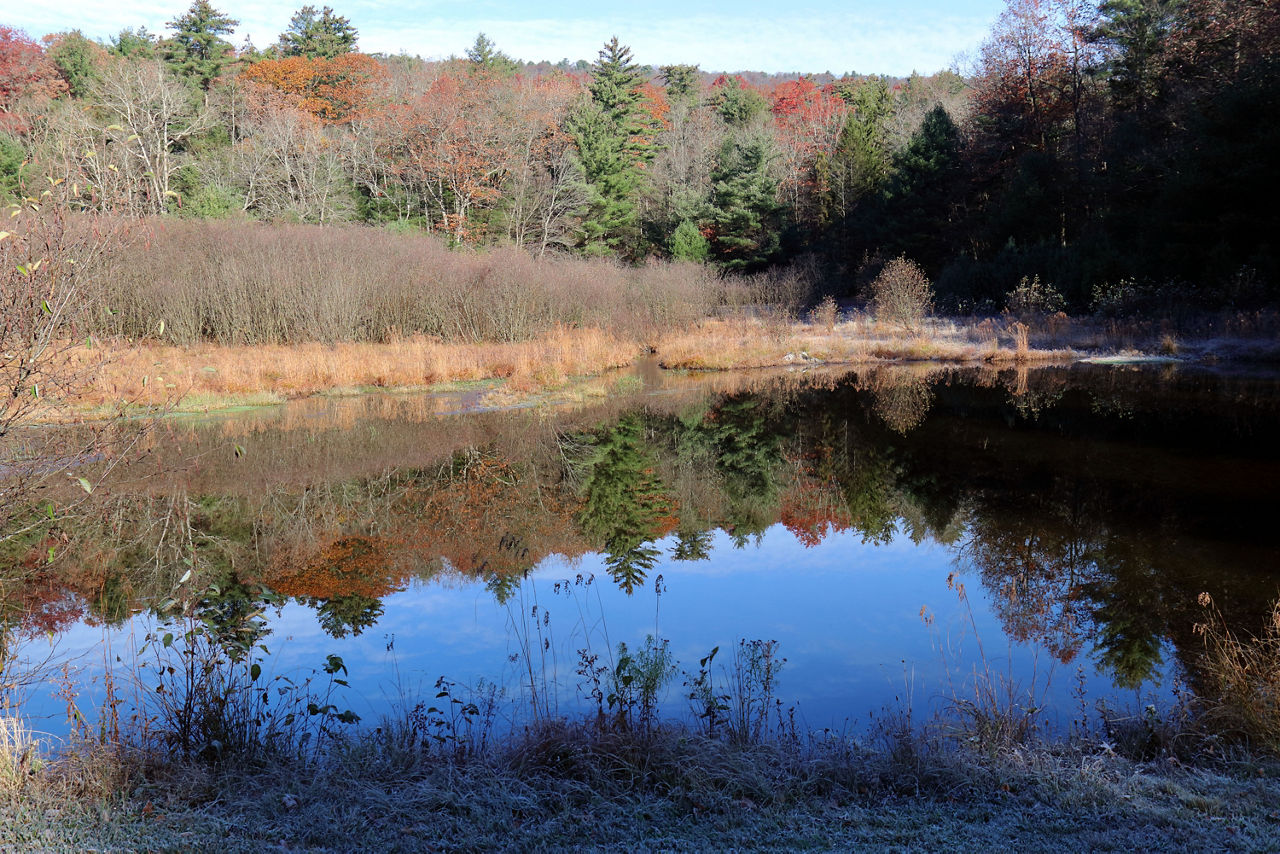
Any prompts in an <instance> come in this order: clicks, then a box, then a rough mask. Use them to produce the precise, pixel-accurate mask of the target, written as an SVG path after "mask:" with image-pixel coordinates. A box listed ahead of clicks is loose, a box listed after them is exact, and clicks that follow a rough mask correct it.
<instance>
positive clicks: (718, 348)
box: [657, 316, 1076, 370]
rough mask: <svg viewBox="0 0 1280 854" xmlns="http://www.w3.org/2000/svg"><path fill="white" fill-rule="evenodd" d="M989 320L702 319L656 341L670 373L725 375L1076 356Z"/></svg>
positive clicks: (1048, 359) (1060, 359)
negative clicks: (910, 326)
mask: <svg viewBox="0 0 1280 854" xmlns="http://www.w3.org/2000/svg"><path fill="white" fill-rule="evenodd" d="M1000 337H1001V336H1000V335H999V334H998V333H997V331H996V330H995V328H994V327H993V326H991V324H990V323H989V322H985V323H983V324H968V325H964V324H958V323H954V322H951V321H945V320H933V321H929V322H926V323H924V324H922V325H921V326H920V327H919V328H918V329H917V330H914V331H907V330H904V329H903V328H902V326H901V325H900V324H897V323H886V322H881V321H876V320H873V319H870V318H868V317H866V316H857V317H854V318H853V319H851V320H847V321H845V322H843V323H839V324H834V325H833V326H832V327H831V329H830V330H828V329H827V328H826V326H825V324H824V323H821V322H817V323H791V324H788V325H785V326H784V327H782V328H778V327H777V324H776V323H768V322H765V321H762V320H759V319H756V318H733V319H721V320H707V321H703V322H701V323H698V324H695V325H694V326H692V327H690V328H688V329H681V330H675V331H672V332H669V333H667V334H666V335H664V336H662V337H661V338H659V339H658V344H657V351H658V358H659V359H661V360H662V364H663V365H664V366H666V367H668V368H683V369H691V370H730V369H735V368H759V367H773V366H779V365H801V364H812V363H815V362H839V363H842V364H864V363H869V362H879V361H930V362H946V363H959V364H968V363H979V362H991V363H1002V362H1061V361H1069V360H1071V359H1073V358H1075V355H1076V354H1075V353H1074V352H1073V351H1071V350H1065V349H1037V348H1033V347H1031V346H1030V345H1029V344H1028V343H1027V340H1026V338H1025V336H1024V337H1022V338H1021V339H1019V338H1018V337H1017V330H1014V329H1011V330H1010V331H1009V332H1008V333H1005V334H1004V336H1003V337H1005V338H1007V339H1008V341H1009V345H1010V346H1003V345H1002V344H1001V341H1000Z"/></svg>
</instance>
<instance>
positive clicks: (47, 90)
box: [0, 26, 67, 133]
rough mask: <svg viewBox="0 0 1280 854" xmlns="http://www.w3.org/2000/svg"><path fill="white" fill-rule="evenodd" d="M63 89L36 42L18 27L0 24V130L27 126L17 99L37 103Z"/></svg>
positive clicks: (56, 74)
mask: <svg viewBox="0 0 1280 854" xmlns="http://www.w3.org/2000/svg"><path fill="white" fill-rule="evenodd" d="M66 91H67V83H66V81H65V80H63V79H62V75H60V74H59V73H58V69H57V67H56V66H55V65H54V64H53V63H52V62H51V61H50V60H49V58H48V57H46V56H45V55H44V51H43V50H41V49H40V45H38V44H37V43H36V42H34V41H32V40H31V39H29V38H27V36H26V34H25V33H23V32H22V31H21V30H15V29H13V28H12V27H5V26H0V131H9V132H13V133H21V132H23V131H25V130H26V129H27V118H28V117H27V116H24V115H22V114H21V113H20V112H19V106H20V104H21V102H24V101H27V102H33V103H37V104H38V103H39V102H40V101H41V100H47V99H49V98H55V97H57V96H58V95H61V94H62V93H64V92H66Z"/></svg>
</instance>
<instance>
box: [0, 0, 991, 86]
mask: <svg viewBox="0 0 1280 854" xmlns="http://www.w3.org/2000/svg"><path fill="white" fill-rule="evenodd" d="M188 2H189V0H188ZM304 2H306V0H258V2H251V0H221V2H220V1H219V0H214V5H215V7H216V8H218V9H221V10H222V11H224V12H227V13H229V14H230V15H232V16H233V17H235V18H238V19H239V20H240V22H241V24H240V27H239V28H238V29H237V31H236V33H235V35H234V36H233V38H232V40H233V41H234V42H235V43H236V44H239V43H241V42H242V41H243V40H244V37H245V36H246V35H248V36H250V37H251V38H252V40H253V42H254V44H256V45H258V46H259V47H265V46H266V45H268V44H270V43H272V42H273V41H275V39H276V37H277V36H278V35H279V33H280V32H281V31H282V30H283V29H284V28H285V27H286V26H287V25H288V23H289V18H290V17H291V16H292V14H293V13H294V11H296V10H297V9H298V7H299V6H301V5H303V3H304ZM6 5H7V6H8V8H7V9H6V10H4V11H3V12H0V24H7V25H9V26H16V27H18V28H19V29H23V30H25V31H26V32H27V34H28V35H31V36H33V37H37V38H38V37H40V36H42V35H44V34H46V33H50V32H57V31H61V30H66V29H71V28H79V29H80V30H81V31H83V32H84V33H85V35H87V36H89V37H90V38H95V39H100V38H107V37H108V36H111V35H113V34H115V33H117V32H119V31H120V29H122V28H123V27H137V26H146V27H147V28H148V29H149V30H151V31H152V32H163V31H164V24H165V22H166V21H168V20H171V19H172V18H174V17H176V16H177V15H179V14H181V13H182V12H183V11H184V10H185V9H186V5H185V4H184V3H183V2H182V0H125V2H121V3H117V4H111V5H109V6H108V5H106V4H103V3H102V2H101V0H61V2H58V3H44V2H35V3H31V2H27V3H14V4H6ZM315 5H316V6H322V5H324V0H316V2H315ZM333 5H334V7H335V10H336V11H337V13H338V14H340V15H345V16H347V17H348V18H350V19H351V22H352V23H353V24H354V25H355V26H356V27H357V29H359V31H360V49H361V50H365V51H370V52H373V51H383V52H386V53H401V52H404V53H408V54H416V55H420V56H423V57H425V58H428V59H431V58H443V57H447V56H450V55H460V54H462V53H463V52H464V51H465V50H466V48H467V47H468V46H469V45H470V44H471V43H472V42H473V41H474V39H475V36H476V33H478V32H484V33H486V34H488V36H489V37H490V38H491V39H492V40H493V41H494V42H496V43H497V45H498V47H499V48H500V49H501V50H503V51H505V52H506V53H508V54H510V55H512V56H514V57H516V58H519V59H531V60H539V59H547V60H551V61H553V62H554V61H557V60H559V59H561V58H568V59H571V60H577V59H588V60H590V59H594V58H595V55H596V52H597V51H598V50H599V49H600V46H601V44H603V43H604V42H605V41H606V40H608V38H609V37H610V36H612V35H615V34H616V35H617V36H618V37H619V38H620V39H621V40H622V41H623V43H625V44H628V45H630V46H631V48H632V51H633V53H634V54H635V57H636V59H637V61H639V62H642V63H648V64H651V65H663V64H667V63H677V62H685V63H696V64H698V65H700V66H701V67H702V68H704V69H706V70H708V71H741V70H754V71H770V72H778V71H805V72H822V71H831V72H833V73H836V74H839V73H841V72H845V71H857V72H859V73H883V74H895V75H901V74H907V73H909V72H911V71H913V70H914V71H920V72H922V73H930V72H933V71H937V70H940V69H942V68H947V67H950V66H951V65H952V64H953V62H954V61H955V60H956V58H957V57H958V56H961V55H963V54H970V53H973V52H975V51H976V48H977V46H978V45H979V44H980V43H981V41H982V39H983V38H984V36H985V35H986V33H987V31H988V30H989V28H990V26H991V24H992V22H993V21H994V20H995V18H996V16H997V15H998V14H999V13H1000V11H1001V9H1003V8H1004V2H1003V0H898V2H888V1H887V0H843V2H841V1H840V0H782V2H778V0H774V2H763V0H741V1H740V2H735V3H726V2H714V3H713V2H706V0H685V2H679V0H651V1H650V2H640V3H627V4H621V3H600V2H588V0H544V2H539V3H519V2H510V0H505V1H504V2H500V1H499V0H472V2H467V0H462V2H458V1H457V0H453V2H442V0H431V1H430V2H404V0H333Z"/></svg>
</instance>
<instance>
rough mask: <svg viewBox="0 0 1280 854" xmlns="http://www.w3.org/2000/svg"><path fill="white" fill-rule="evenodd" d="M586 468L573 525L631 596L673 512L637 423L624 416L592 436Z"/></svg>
mask: <svg viewBox="0 0 1280 854" xmlns="http://www.w3.org/2000/svg"><path fill="white" fill-rule="evenodd" d="M586 466H587V467H588V472H587V477H586V480H585V483H584V485H583V499H584V502H583V507H582V511H581V512H580V513H579V514H578V524H579V525H580V526H581V528H582V532H583V533H584V534H586V535H587V536H588V537H589V538H591V540H592V541H593V542H594V543H596V544H598V545H599V546H600V547H601V548H602V549H603V550H604V552H605V564H606V565H607V566H608V567H609V570H610V574H611V575H612V576H613V580H614V581H615V582H616V583H618V584H619V585H620V586H621V587H622V588H623V590H625V591H626V592H627V593H630V592H631V591H632V590H633V589H634V588H635V587H636V585H638V584H643V583H644V579H645V576H646V574H647V573H648V571H649V570H650V569H652V568H653V565H654V563H655V562H656V561H657V558H658V555H659V554H660V552H659V551H658V550H657V549H656V548H654V547H653V546H652V545H650V543H651V542H652V540H653V538H654V537H655V536H656V535H657V534H658V533H659V524H660V522H661V521H662V519H663V518H665V517H667V516H669V515H671V514H672V513H673V512H674V509H675V508H674V507H673V505H672V502H671V499H670V498H669V497H668V495H667V491H666V488H665V487H664V486H663V484H662V482H661V481H659V480H658V478H657V477H656V476H655V475H654V473H653V469H654V460H653V457H652V453H651V452H650V450H649V448H648V446H647V445H646V443H645V441H644V424H643V422H642V421H641V420H640V418H639V417H638V416H636V415H628V416H625V417H623V418H622V419H621V420H619V421H618V423H617V424H616V425H615V426H614V427H612V428H611V429H608V430H605V431H603V432H602V433H601V434H600V435H599V436H597V437H596V438H595V447H594V448H593V449H592V452H591V454H590V456H589V457H588V459H587V460H586Z"/></svg>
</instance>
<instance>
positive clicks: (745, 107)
mask: <svg viewBox="0 0 1280 854" xmlns="http://www.w3.org/2000/svg"><path fill="white" fill-rule="evenodd" d="M713 103H714V104H715V107H716V112H717V113H718V114H719V115H720V118H722V119H724V122H725V124H727V125H729V126H730V127H735V128H745V127H748V126H749V125H750V124H751V123H752V122H754V121H755V120H756V119H757V118H758V117H759V116H762V115H764V112H765V110H766V109H768V107H769V102H768V101H766V100H765V99H764V96H763V95H761V94H760V93H759V92H757V91H756V90H754V89H747V88H744V87H743V85H742V81H741V80H739V79H738V78H737V77H729V78H727V79H725V81H724V84H723V85H721V86H719V87H718V88H717V91H716V95H715V98H714V101H713Z"/></svg>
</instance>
